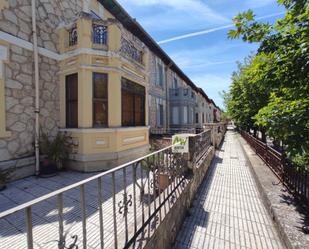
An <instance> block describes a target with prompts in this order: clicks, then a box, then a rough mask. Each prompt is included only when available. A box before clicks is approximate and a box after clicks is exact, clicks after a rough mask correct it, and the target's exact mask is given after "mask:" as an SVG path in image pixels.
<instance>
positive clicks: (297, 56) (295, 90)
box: [227, 0, 309, 163]
mask: <svg viewBox="0 0 309 249" xmlns="http://www.w3.org/2000/svg"><path fill="white" fill-rule="evenodd" d="M278 3H279V4H281V5H283V6H284V7H285V8H286V15H285V17H284V18H281V19H278V20H277V22H276V24H275V25H270V24H268V23H260V22H257V21H256V20H255V18H254V17H255V16H254V14H253V12H252V11H251V10H249V11H247V12H244V13H240V14H239V15H237V16H236V17H235V18H234V19H233V20H234V24H235V28H236V29H234V30H231V31H229V33H228V36H229V38H231V39H236V38H240V37H241V38H242V39H243V40H244V41H245V42H249V43H252V42H260V47H259V49H258V52H257V54H256V55H255V56H254V59H252V60H251V62H250V65H247V68H248V70H249V72H248V70H241V71H239V75H238V76H237V77H238V78H244V77H245V78H246V79H247V81H243V84H245V85H247V86H245V87H244V86H242V89H246V90H247V91H250V94H247V95H248V96H252V95H254V94H257V92H258V91H265V92H264V97H265V99H263V100H262V102H260V103H259V104H257V106H255V107H254V108H253V109H254V110H255V109H256V108H258V109H259V110H258V111H257V112H256V113H254V112H255V111H256V110H255V111H252V112H249V113H250V115H252V116H251V119H252V120H253V122H254V125H255V126H259V127H262V129H265V130H266V132H267V134H268V135H269V136H271V137H273V138H275V139H277V140H281V141H283V143H284V145H285V150H286V152H287V153H288V156H289V157H291V158H292V159H294V160H296V161H297V162H302V163H306V162H308V161H306V160H307V159H306V158H308V153H309V7H308V2H307V0H278ZM254 64H255V65H254ZM258 69H261V70H258ZM234 78H235V76H234V75H233V76H232V79H233V84H232V87H231V91H230V93H229V100H228V101H227V102H228V103H227V109H228V112H234V111H235V109H236V108H238V107H239V103H237V101H239V97H236V96H235V94H234V93H233V92H234V89H233V88H239V86H238V85H239V83H238V82H237V80H235V79H234ZM250 86H251V87H250ZM253 86H254V87H253ZM241 94H243V92H241ZM242 101H246V102H243V107H242V108H244V106H246V105H248V103H250V102H249V99H248V98H242ZM265 101H266V102H265ZM237 105H238V106H237ZM249 113H248V115H249ZM235 115H236V116H237V115H238V116H239V115H240V114H239V113H237V111H236V112H235ZM238 116H237V117H238ZM239 121H241V123H242V124H244V123H243V122H246V120H241V119H239ZM250 125H251V124H250Z"/></svg>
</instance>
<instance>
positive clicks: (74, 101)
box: [65, 73, 78, 128]
mask: <svg viewBox="0 0 309 249" xmlns="http://www.w3.org/2000/svg"><path fill="white" fill-rule="evenodd" d="M74 76H76V81H75V82H74V84H76V98H74V99H71V98H69V95H70V94H69V91H68V89H69V86H68V83H69V81H68V78H69V77H74ZM72 103H75V105H76V117H75V118H74V120H75V119H76V120H75V121H72V122H76V123H74V124H71V121H69V119H71V115H68V114H69V113H70V110H69V108H70V107H71V104H72ZM69 123H70V124H69ZM65 126H66V128H78V73H73V74H68V75H66V76H65Z"/></svg>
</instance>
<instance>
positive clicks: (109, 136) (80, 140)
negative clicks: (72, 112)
mask: <svg viewBox="0 0 309 249" xmlns="http://www.w3.org/2000/svg"><path fill="white" fill-rule="evenodd" d="M68 133H69V134H70V135H71V136H72V138H73V141H74V144H77V146H76V149H77V151H76V152H77V153H78V154H83V155H92V154H99V153H112V152H120V151H124V150H128V149H133V148H136V147H140V146H143V145H147V144H148V143H149V133H148V128H145V127H144V128H143V127H136V128H133V129H131V128H119V129H101V130H100V129H93V130H91V129H88V130H78V129H72V130H70V129H69V130H68Z"/></svg>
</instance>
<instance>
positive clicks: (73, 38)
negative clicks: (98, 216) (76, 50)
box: [69, 26, 78, 47]
mask: <svg viewBox="0 0 309 249" xmlns="http://www.w3.org/2000/svg"><path fill="white" fill-rule="evenodd" d="M77 38H78V35H77V27H76V26H74V27H73V28H71V29H70V30H69V46H70V47H72V46H75V45H76V44H77Z"/></svg>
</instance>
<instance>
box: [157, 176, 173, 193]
mask: <svg viewBox="0 0 309 249" xmlns="http://www.w3.org/2000/svg"><path fill="white" fill-rule="evenodd" d="M169 184H170V178H169V175H168V174H165V173H159V174H158V175H157V185H158V186H157V188H158V189H159V191H160V192H162V191H163V190H164V189H166V188H167V187H168V186H169Z"/></svg>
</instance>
